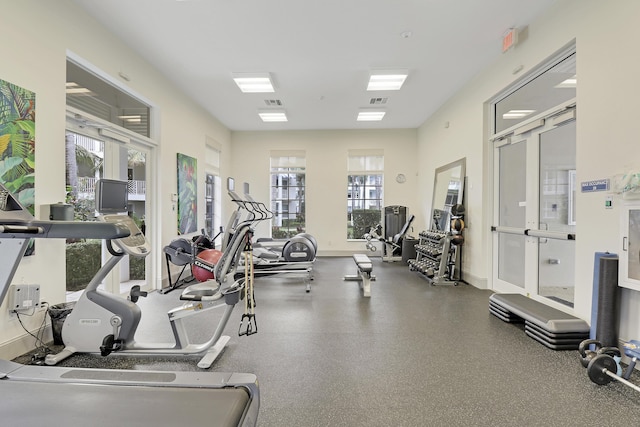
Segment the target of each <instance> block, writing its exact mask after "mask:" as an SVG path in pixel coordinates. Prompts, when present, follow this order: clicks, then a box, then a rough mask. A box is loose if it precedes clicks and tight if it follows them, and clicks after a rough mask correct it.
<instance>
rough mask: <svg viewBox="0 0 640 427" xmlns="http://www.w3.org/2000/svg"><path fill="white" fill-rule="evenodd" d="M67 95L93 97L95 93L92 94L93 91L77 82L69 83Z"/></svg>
mask: <svg viewBox="0 0 640 427" xmlns="http://www.w3.org/2000/svg"><path fill="white" fill-rule="evenodd" d="M67 93H68V94H69V95H86V96H93V95H95V93H93V92H91V90H89V89H87V88H86V87H82V86H80V85H79V84H78V83H76V82H67Z"/></svg>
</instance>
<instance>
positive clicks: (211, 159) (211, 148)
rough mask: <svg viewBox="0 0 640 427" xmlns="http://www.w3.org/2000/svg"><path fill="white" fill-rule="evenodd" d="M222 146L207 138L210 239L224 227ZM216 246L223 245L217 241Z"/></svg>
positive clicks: (206, 223) (206, 226)
mask: <svg viewBox="0 0 640 427" xmlns="http://www.w3.org/2000/svg"><path fill="white" fill-rule="evenodd" d="M220 151H221V146H220V144H218V143H217V142H216V141H214V140H212V139H211V138H208V137H207V142H206V146H205V160H204V162H205V168H206V172H205V187H204V188H205V195H204V206H205V214H204V230H205V233H207V235H209V236H210V237H212V238H213V237H216V235H217V234H218V230H220V227H221V226H222V218H221V216H222V206H221V198H222V197H221V196H222V189H221V186H222V184H221V180H220ZM215 243H216V246H219V244H221V242H220V241H216V242H215Z"/></svg>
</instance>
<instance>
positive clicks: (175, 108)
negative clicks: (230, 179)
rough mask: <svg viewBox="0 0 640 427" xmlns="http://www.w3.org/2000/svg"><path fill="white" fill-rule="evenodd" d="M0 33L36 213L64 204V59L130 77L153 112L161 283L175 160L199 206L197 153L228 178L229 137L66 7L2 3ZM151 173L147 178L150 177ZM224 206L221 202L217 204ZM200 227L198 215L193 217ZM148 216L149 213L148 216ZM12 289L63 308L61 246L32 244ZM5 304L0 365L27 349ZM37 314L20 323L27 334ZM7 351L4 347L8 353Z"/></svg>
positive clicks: (172, 223)
mask: <svg viewBox="0 0 640 427" xmlns="http://www.w3.org/2000/svg"><path fill="white" fill-rule="evenodd" d="M2 13H3V17H5V20H4V23H3V24H2V25H1V26H0V38H2V39H3V40H5V41H6V43H5V44H4V47H3V57H4V59H3V60H2V69H1V71H0V79H3V80H6V81H8V82H10V83H13V84H16V85H19V86H21V87H24V88H26V89H29V90H31V91H33V92H35V93H36V112H37V113H36V114H37V117H36V212H39V211H40V207H41V205H43V204H49V203H56V202H59V201H63V200H64V196H65V193H64V191H65V170H64V168H65V165H64V139H65V81H66V68H65V67H66V56H67V51H70V52H72V53H73V54H75V55H77V56H79V57H81V58H83V59H84V60H86V61H87V62H89V63H91V64H92V65H93V66H95V67H96V68H98V69H100V70H101V71H102V72H104V73H105V74H107V75H108V76H111V77H112V78H114V79H119V78H118V77H117V76H118V72H119V71H122V72H124V73H126V74H127V75H129V76H130V78H131V81H130V82H124V81H122V80H120V82H121V83H122V85H123V86H125V87H126V88H129V89H131V90H132V91H133V92H134V93H136V94H138V95H139V96H141V97H143V98H144V99H146V100H148V101H150V102H151V103H152V104H153V105H154V106H155V107H156V108H157V111H158V113H159V114H158V116H156V120H157V122H156V126H155V127H154V131H155V136H156V139H157V142H158V143H159V161H158V163H157V164H156V168H155V171H154V172H155V175H153V176H152V178H151V180H152V182H153V184H154V186H155V195H156V196H157V197H156V198H157V200H158V205H157V209H156V211H155V215H156V218H155V220H156V224H160V227H159V228H158V227H157V228H156V230H155V232H153V234H152V236H153V240H154V242H153V243H154V254H153V255H154V256H155V257H156V274H157V275H158V277H160V276H166V272H165V271H164V269H165V268H164V263H163V262H161V257H162V250H161V249H162V246H163V245H165V244H167V243H169V242H170V241H171V239H172V238H174V237H175V236H176V233H177V231H176V230H177V225H176V221H177V219H176V212H174V211H173V210H172V205H171V198H170V194H171V193H175V192H176V186H177V184H176V152H178V151H179V152H181V153H184V154H187V155H189V156H192V157H196V158H198V159H199V164H198V166H199V167H198V176H199V182H202V183H203V185H199V186H198V193H199V196H200V197H199V200H204V172H205V168H204V147H205V139H206V137H210V138H211V139H213V140H215V141H217V142H218V143H219V144H221V146H222V159H221V174H222V176H225V175H228V174H230V167H229V165H230V155H231V153H230V149H229V141H230V132H229V130H228V129H226V128H225V127H224V126H222V125H221V124H220V123H219V122H218V121H217V120H216V119H215V118H213V117H211V116H210V115H209V114H207V113H206V112H204V111H203V110H202V109H201V108H199V107H197V106H196V105H195V104H193V103H192V102H191V101H189V100H187V99H186V98H185V97H184V96H183V95H182V94H181V93H180V92H179V91H178V90H176V89H175V88H174V87H173V86H172V85H171V84H170V83H169V82H168V81H167V80H166V79H165V78H164V77H163V76H162V75H161V74H159V73H158V72H157V71H156V70H154V69H153V68H152V67H150V66H149V64H147V63H146V62H145V61H143V60H142V59H141V58H140V57H139V56H137V55H136V54H134V53H133V52H132V51H131V50H130V49H129V48H128V47H127V45H126V44H125V43H123V42H122V41H121V40H119V39H117V38H116V36H114V35H112V34H110V33H108V32H106V30H104V29H103V28H102V27H101V26H100V25H99V24H98V23H97V22H95V20H93V19H92V18H90V17H89V16H87V15H86V14H85V13H84V12H82V11H80V10H78V9H77V8H76V7H75V6H74V5H73V2H71V1H68V0H58V1H55V2H53V1H42V0H21V1H19V2H17V1H15V2H4V4H3V12H2ZM152 173H153V172H152ZM223 203H224V205H223V206H226V204H228V201H227V200H224V201H223ZM198 214H199V218H198V221H199V227H202V226H203V225H204V207H202V208H201V209H199V212H198ZM151 215H154V213H151ZM14 282H15V283H23V282H24V283H38V284H41V285H42V287H41V289H42V290H41V298H42V300H43V301H47V302H49V303H50V304H57V303H61V302H63V301H65V259H64V242H63V241H53V240H48V241H45V240H42V241H38V242H37V249H36V255H35V256H33V257H29V258H27V259H25V260H24V261H23V262H22V264H21V265H20V268H19V269H18V271H17V273H16V277H15V280H14ZM5 307H6V303H5V305H3V307H2V308H0V357H5V358H6V357H14V356H16V355H18V354H20V353H22V352H23V351H24V350H25V348H26V347H25V346H27V345H32V344H33V339H31V338H29V340H23V339H22V338H23V337H25V333H24V331H23V330H22V328H20V326H19V324H18V322H17V321H16V320H12V319H10V318H9V315H8V313H7V310H6V308H5ZM43 316H44V312H42V313H38V315H36V316H34V317H32V318H25V323H26V325H27V327H28V328H29V329H32V330H35V329H36V328H37V327H38V326H39V325H40V322H41V321H42V317H43ZM8 344H10V345H8Z"/></svg>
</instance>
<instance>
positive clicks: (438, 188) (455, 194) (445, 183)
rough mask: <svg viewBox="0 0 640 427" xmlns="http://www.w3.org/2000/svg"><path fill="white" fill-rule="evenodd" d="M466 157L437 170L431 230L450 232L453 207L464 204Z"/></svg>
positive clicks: (432, 203)
mask: <svg viewBox="0 0 640 427" xmlns="http://www.w3.org/2000/svg"><path fill="white" fill-rule="evenodd" d="M465 159H466V158H465V157H463V158H462V159H460V160H456V161H455V162H451V163H449V164H447V165H444V166H441V167H439V168H438V169H436V176H435V179H434V183H433V200H432V202H431V229H432V230H442V231H449V228H450V219H451V207H452V206H454V205H456V204H462V196H463V193H464V176H465Z"/></svg>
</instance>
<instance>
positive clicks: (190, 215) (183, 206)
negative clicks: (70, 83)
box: [178, 153, 198, 234]
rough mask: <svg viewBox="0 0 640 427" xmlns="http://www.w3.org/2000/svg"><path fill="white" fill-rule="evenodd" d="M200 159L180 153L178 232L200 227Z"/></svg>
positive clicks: (190, 230) (185, 232) (188, 231)
mask: <svg viewBox="0 0 640 427" xmlns="http://www.w3.org/2000/svg"><path fill="white" fill-rule="evenodd" d="M197 166H198V160H197V159H195V158H193V157H189V156H187V155H185V154H180V153H178V234H187V233H192V232H194V231H196V229H197V228H198V224H197V218H198V188H197V175H198V174H197Z"/></svg>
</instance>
